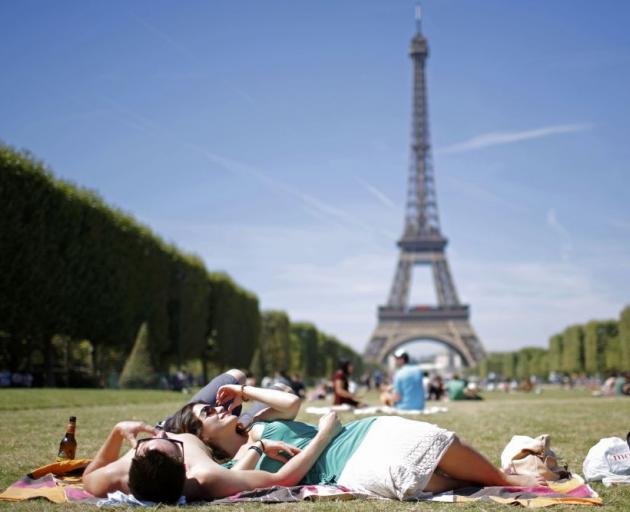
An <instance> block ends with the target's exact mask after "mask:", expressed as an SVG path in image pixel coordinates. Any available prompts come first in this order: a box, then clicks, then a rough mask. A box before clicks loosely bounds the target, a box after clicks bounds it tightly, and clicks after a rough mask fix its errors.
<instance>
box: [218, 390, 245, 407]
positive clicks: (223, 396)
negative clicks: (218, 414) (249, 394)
mask: <svg viewBox="0 0 630 512" xmlns="http://www.w3.org/2000/svg"><path fill="white" fill-rule="evenodd" d="M241 390H242V386H241V385H239V384H226V385H225V386H221V387H220V388H219V391H217V404H218V405H222V406H223V407H225V410H226V412H228V413H231V412H232V411H233V410H234V409H235V408H236V407H238V406H239V405H241V404H242V403H243V395H242V391H241Z"/></svg>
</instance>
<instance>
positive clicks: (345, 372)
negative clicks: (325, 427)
mask: <svg viewBox="0 0 630 512" xmlns="http://www.w3.org/2000/svg"><path fill="white" fill-rule="evenodd" d="M353 371H354V367H353V366H352V363H351V362H350V361H348V360H347V359H341V360H340V361H339V363H338V370H337V371H336V372H335V374H334V375H333V390H334V393H335V397H334V399H333V405H343V404H347V405H350V406H352V407H362V406H363V405H364V404H362V403H361V402H360V401H359V400H358V399H357V397H356V396H354V394H353V393H352V392H351V391H350V375H352V372H353Z"/></svg>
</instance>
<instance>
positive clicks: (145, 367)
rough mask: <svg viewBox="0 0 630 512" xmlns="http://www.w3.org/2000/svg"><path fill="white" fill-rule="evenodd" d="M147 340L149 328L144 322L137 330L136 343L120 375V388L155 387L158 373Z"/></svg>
mask: <svg viewBox="0 0 630 512" xmlns="http://www.w3.org/2000/svg"><path fill="white" fill-rule="evenodd" d="M149 338H150V336H149V327H148V326H147V323H146V322H144V323H143V324H142V325H141V326H140V329H139V330H138V336H137V337H136V342H135V343H134V345H133V349H132V350H131V354H129V357H128V358H127V361H126V362H125V366H124V368H123V371H122V373H121V375H120V381H119V384H120V387H121V388H153V387H156V386H157V384H158V373H157V372H156V370H155V364H154V362H153V354H152V353H151V343H150V341H149Z"/></svg>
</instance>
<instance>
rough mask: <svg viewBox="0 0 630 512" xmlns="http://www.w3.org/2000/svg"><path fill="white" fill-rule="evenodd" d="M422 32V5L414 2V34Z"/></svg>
mask: <svg viewBox="0 0 630 512" xmlns="http://www.w3.org/2000/svg"><path fill="white" fill-rule="evenodd" d="M420 32H422V6H421V5H420V2H416V34H419V33H420Z"/></svg>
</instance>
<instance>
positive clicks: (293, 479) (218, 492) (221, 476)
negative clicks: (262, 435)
mask: <svg viewBox="0 0 630 512" xmlns="http://www.w3.org/2000/svg"><path fill="white" fill-rule="evenodd" d="M319 426H320V428H319V432H318V433H317V435H316V436H315V437H314V438H313V440H312V441H311V442H310V443H309V445H308V446H307V447H306V448H304V449H303V450H302V451H301V452H300V453H298V454H297V455H295V456H294V457H293V458H291V459H290V460H289V461H288V462H287V463H286V464H285V465H284V466H283V467H282V468H280V470H279V471H278V472H277V473H268V472H266V471H257V470H252V471H238V470H237V471H235V470H234V469H232V470H228V469H226V468H224V467H221V466H217V465H216V464H213V465H208V466H206V467H204V468H196V469H197V470H198V471H193V472H191V475H190V476H191V477H192V479H193V480H195V483H194V484H193V485H189V487H188V488H189V489H190V490H191V494H192V496H189V495H188V494H187V497H188V498H195V499H212V498H218V497H225V496H231V495H232V494H235V493H237V492H241V491H246V490H251V489H256V488H259V487H271V486H274V485H284V486H291V485H296V484H298V483H299V482H300V480H302V478H304V475H306V473H307V472H308V470H309V469H310V468H311V466H312V465H313V464H314V463H315V460H317V458H318V457H319V456H320V455H321V454H322V452H323V451H324V450H325V449H326V447H327V446H328V444H329V443H330V441H331V440H332V439H333V438H334V437H335V436H336V435H337V434H338V433H339V432H340V431H341V424H340V423H339V420H338V418H337V415H336V414H335V413H334V412H331V413H328V414H327V415H325V416H323V417H322V419H321V420H320V422H319ZM197 493H198V494H197Z"/></svg>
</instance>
